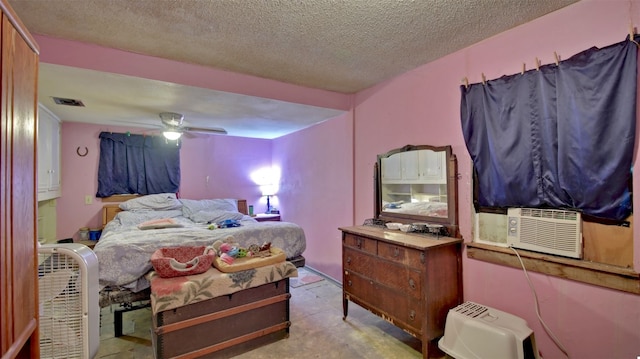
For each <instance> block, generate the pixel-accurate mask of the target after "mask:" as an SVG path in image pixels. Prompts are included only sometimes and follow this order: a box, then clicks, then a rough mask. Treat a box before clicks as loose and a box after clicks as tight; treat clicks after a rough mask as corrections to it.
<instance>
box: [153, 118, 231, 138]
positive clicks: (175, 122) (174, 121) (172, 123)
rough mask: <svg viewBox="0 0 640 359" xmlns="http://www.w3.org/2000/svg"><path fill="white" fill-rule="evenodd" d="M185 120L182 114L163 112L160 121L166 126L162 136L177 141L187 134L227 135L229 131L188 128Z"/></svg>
mask: <svg viewBox="0 0 640 359" xmlns="http://www.w3.org/2000/svg"><path fill="white" fill-rule="evenodd" d="M183 120H184V115H182V114H180V113H175V112H161V113H160V121H162V125H163V126H164V129H163V131H162V135H164V137H166V138H167V139H168V140H177V139H179V138H180V136H182V134H183V133H185V132H200V133H217V134H223V135H226V134H227V131H226V130H225V129H223V128H202V127H187V126H185V125H184V123H183Z"/></svg>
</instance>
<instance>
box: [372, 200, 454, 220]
mask: <svg viewBox="0 0 640 359" xmlns="http://www.w3.org/2000/svg"><path fill="white" fill-rule="evenodd" d="M382 205H383V208H384V209H383V211H385V212H392V213H404V214H414V215H421V216H429V217H444V218H446V217H448V216H449V214H448V211H447V203H446V202H386V201H383V203H382Z"/></svg>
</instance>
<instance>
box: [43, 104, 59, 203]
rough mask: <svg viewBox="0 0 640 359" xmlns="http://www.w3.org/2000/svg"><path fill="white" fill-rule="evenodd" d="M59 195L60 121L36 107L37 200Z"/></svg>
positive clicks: (46, 111) (48, 112) (45, 109)
mask: <svg viewBox="0 0 640 359" xmlns="http://www.w3.org/2000/svg"><path fill="white" fill-rule="evenodd" d="M56 197H60V121H59V120H58V118H57V117H56V116H55V115H54V114H53V113H51V112H50V111H49V110H48V109H47V108H46V107H44V106H42V105H39V107H38V201H43V200H47V199H52V198H56Z"/></svg>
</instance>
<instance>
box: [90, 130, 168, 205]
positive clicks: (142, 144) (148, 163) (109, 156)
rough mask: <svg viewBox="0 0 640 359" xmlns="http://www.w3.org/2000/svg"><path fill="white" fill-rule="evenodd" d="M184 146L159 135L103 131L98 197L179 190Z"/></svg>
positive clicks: (101, 134)
mask: <svg viewBox="0 0 640 359" xmlns="http://www.w3.org/2000/svg"><path fill="white" fill-rule="evenodd" d="M179 188H180V145H179V144H178V145H176V143H175V142H173V141H169V142H168V141H166V140H165V139H164V138H162V137H158V136H143V135H130V134H124V133H111V132H101V133H100V162H99V165H98V193H97V194H96V197H108V196H111V195H114V194H141V195H146V194H154V193H176V192H178V189H179Z"/></svg>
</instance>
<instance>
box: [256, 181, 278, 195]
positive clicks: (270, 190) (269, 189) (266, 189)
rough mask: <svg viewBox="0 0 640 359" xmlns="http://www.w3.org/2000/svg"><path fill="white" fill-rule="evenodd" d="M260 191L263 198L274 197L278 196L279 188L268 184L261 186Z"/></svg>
mask: <svg viewBox="0 0 640 359" xmlns="http://www.w3.org/2000/svg"><path fill="white" fill-rule="evenodd" d="M260 191H261V192H262V195H263V196H273V195H275V194H276V192H278V187H277V186H276V185H273V184H267V185H263V186H260Z"/></svg>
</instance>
